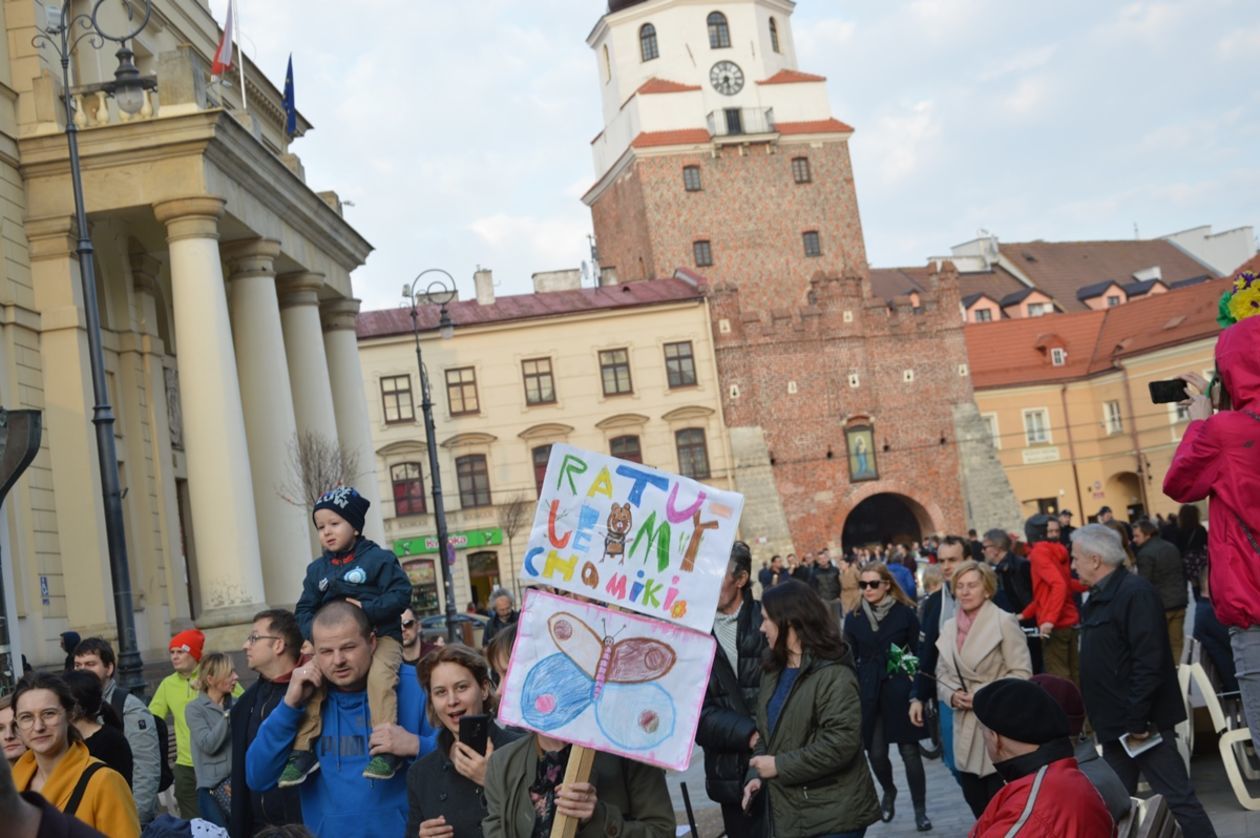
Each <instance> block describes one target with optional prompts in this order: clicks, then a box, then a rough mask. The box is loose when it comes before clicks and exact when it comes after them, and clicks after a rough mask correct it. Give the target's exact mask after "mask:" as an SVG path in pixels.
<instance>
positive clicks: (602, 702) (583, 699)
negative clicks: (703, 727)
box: [499, 590, 716, 771]
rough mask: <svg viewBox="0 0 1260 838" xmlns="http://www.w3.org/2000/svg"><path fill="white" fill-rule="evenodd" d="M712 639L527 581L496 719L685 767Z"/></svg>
mask: <svg viewBox="0 0 1260 838" xmlns="http://www.w3.org/2000/svg"><path fill="white" fill-rule="evenodd" d="M715 648H716V644H715V643H714V641H713V638H712V636H710V635H708V634H701V633H700V632H696V631H691V630H689V629H685V628H680V627H679V626H676V625H671V624H669V623H664V622H661V621H660V620H651V619H646V618H644V617H640V616H637V615H635V614H629V613H626V612H624V611H614V610H611V609H608V608H601V607H600V606H598V605H591V604H588V603H584V602H581V601H579V600H576V599H572V598H569V597H562V596H556V595H554V594H548V593H544V592H543V591H538V590H530V591H527V592H526V593H525V606H524V608H523V609H522V611H521V616H520V620H519V621H518V623H517V628H516V643H515V646H514V647H513V649H512V658H511V662H510V663H509V664H508V671H507V674H506V675H505V676H504V679H503V686H502V689H501V698H500V701H499V720H500V721H501V722H503V723H505V724H508V725H515V726H517V727H524V728H529V729H530V730H535V731H538V732H539V733H543V734H546V735H548V736H551V737H552V738H555V739H559V740H562V741H564V742H572V743H574V744H575V745H583V746H585V747H588V748H594V749H596V750H599V751H606V752H608V753H612V754H619V755H620V756H624V757H628V758H629V759H635V760H638V761H640V762H647V763H651V764H652V765H659V766H661V767H662V768H672V769H674V770H677V771H684V770H686V768H687V766H688V765H690V764H691V751H692V748H693V747H694V746H695V738H696V725H697V724H699V722H700V708H701V705H703V703H704V693H705V690H706V689H707V687H708V685H709V670H710V668H711V667H712V665H713V653H714V650H715Z"/></svg>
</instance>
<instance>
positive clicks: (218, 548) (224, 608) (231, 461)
mask: <svg viewBox="0 0 1260 838" xmlns="http://www.w3.org/2000/svg"><path fill="white" fill-rule="evenodd" d="M223 205H224V202H223V200H222V199H221V198H211V197H197V198H180V199H176V200H173V201H163V202H161V203H159V204H155V205H154V207H153V212H154V214H155V215H156V216H157V220H158V221H159V222H160V223H162V224H164V225H165V226H166V240H167V242H169V243H170V260H171V288H172V295H173V297H174V299H173V301H172V302H173V308H174V311H175V329H174V331H175V335H176V340H177V341H178V343H179V352H178V357H177V361H178V364H179V380H180V388H181V401H182V406H183V416H184V437H185V439H184V450H185V453H186V454H187V457H188V488H189V494H190V496H191V502H192V518H193V533H194V537H195V538H196V541H197V556H198V557H199V561H198V564H197V577H198V580H199V582H200V585H201V605H202V608H203V609H204V610H203V611H202V613H201V614H200V615H199V616H198V619H197V623H198V625H200V626H202V627H207V628H213V627H218V626H229V625H241V624H244V623H248V622H249V621H250V618H251V617H253V615H254V613H255V612H256V611H258V610H259V609H260V608H261V607H262V604H263V602H265V597H264V594H263V591H264V588H263V576H262V562H261V560H260V556H259V551H258V521H257V519H256V518H255V517H254V487H253V478H252V475H251V474H250V469H249V445H248V443H247V442H246V436H245V418H244V415H243V412H242V409H241V388H240V382H239V380H238V378H237V373H236V357H235V355H234V354H233V350H232V325H231V322H230V320H229V319H228V307H227V295H226V294H225V293H224V287H223V265H222V263H221V262H220V261H219V218H220V217H221V216H222V215H223Z"/></svg>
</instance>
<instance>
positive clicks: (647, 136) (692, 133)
mask: <svg viewBox="0 0 1260 838" xmlns="http://www.w3.org/2000/svg"><path fill="white" fill-rule="evenodd" d="M709 140H710V137H709V132H708V131H707V130H706V129H704V128H683V129H681V130H678V131H642V132H640V133H639V135H638V136H637V137H635V138H634V139H633V140H632V141H631V142H630V147H631V148H653V147H655V146H663V145H691V144H693V143H707V142H708V141H709Z"/></svg>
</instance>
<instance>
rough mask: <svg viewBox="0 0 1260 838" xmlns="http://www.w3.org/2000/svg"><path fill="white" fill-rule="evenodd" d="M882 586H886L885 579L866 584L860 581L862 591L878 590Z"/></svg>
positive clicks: (859, 585)
mask: <svg viewBox="0 0 1260 838" xmlns="http://www.w3.org/2000/svg"><path fill="white" fill-rule="evenodd" d="M882 584H884V580H883V579H878V580H876V581H874V582H864V581H861V580H859V581H858V587H859V588H861V589H862V590H866V589H867V588H878V587H879V586H880V585H882Z"/></svg>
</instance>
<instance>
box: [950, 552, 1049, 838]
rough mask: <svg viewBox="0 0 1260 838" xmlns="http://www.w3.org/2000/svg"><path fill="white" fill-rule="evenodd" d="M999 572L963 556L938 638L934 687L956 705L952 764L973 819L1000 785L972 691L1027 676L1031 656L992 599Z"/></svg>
mask: <svg viewBox="0 0 1260 838" xmlns="http://www.w3.org/2000/svg"><path fill="white" fill-rule="evenodd" d="M996 592H997V575H996V574H995V573H994V572H993V569H992V568H991V567H989V566H988V565H987V564H979V563H978V562H974V561H966V562H963V563H962V564H960V565H959V566H958V569H957V570H956V571H954V599H955V602H956V603H957V605H956V609H955V611H954V616H953V617H951V618H950V619H949V620H947V621H946V622H945V625H944V626H943V627H942V628H941V635H940V637H939V638H937V640H936V648H937V651H938V653H939V655H940V657H939V658H938V660H937V663H936V691H937V695H938V696H939V698H940V700H941V701H942V702H947V703H948V704H949V706H950V707H952V708H953V710H954V765H955V766H956V767H957V769H958V782H959V784H960V785H961V786H962V790H963V797H964V798H966V800H967V805H968V806H969V807H970V808H971V812H972V814H974V815H975V816H976V817H977V818H979V817H980V815H981V814H982V813H983V812H984V809H985V807H986V806H988V805H989V800H990V799H992V797H993V795H995V794H997V793H998V790H999V789H1001V788H1002V777H1001V775H1000V774H998V773H997V769H996V768H994V767H993V761H992V760H990V759H989V754H988V752H987V751H986V749H985V746H984V736H983V735H982V733H981V726H980V720H979V719H977V718H976V714H975V713H974V712H973V711H972V709H971V702H972V699H973V698H974V697H975V694H976V691H977V690H979V689H980V688H981V687H983V686H984V685H985V684H989V683H992V682H993V681H997V680H1000V679H1002V678H1031V677H1032V658H1031V657H1030V656H1029V654H1028V644H1027V642H1025V640H1024V633H1023V632H1022V631H1021V630H1020V628H1019V623H1018V622H1017V621H1016V617H1015V615H1014V614H1008V613H1006V612H1005V611H1003V610H1002V609H1000V608H998V607H997V606H996V605H994V604H993V595H994V593H996Z"/></svg>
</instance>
